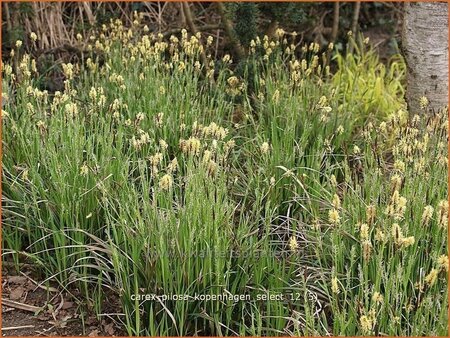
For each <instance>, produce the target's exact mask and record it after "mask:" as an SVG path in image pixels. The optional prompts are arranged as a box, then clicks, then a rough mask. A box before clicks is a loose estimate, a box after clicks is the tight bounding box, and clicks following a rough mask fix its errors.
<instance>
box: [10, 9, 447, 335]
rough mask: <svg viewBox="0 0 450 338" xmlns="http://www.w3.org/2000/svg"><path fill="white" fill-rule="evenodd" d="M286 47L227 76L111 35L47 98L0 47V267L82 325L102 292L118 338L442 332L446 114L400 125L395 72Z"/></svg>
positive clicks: (262, 42)
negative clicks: (62, 297)
mask: <svg viewBox="0 0 450 338" xmlns="http://www.w3.org/2000/svg"><path fill="white" fill-rule="evenodd" d="M78 40H79V41H80V43H81V41H82V40H83V39H82V38H80V39H78ZM295 42H296V41H295V34H292V35H291V36H289V37H288V36H287V35H286V34H285V32H284V31H282V30H279V31H277V34H276V36H275V38H274V39H273V40H271V39H270V38H269V37H260V38H256V39H255V40H254V41H251V42H250V48H249V57H248V60H246V62H245V63H243V64H242V65H241V66H242V67H241V69H233V68H232V61H231V57H230V56H224V57H223V58H222V59H221V60H219V61H216V60H213V59H212V58H211V56H210V53H209V48H211V46H212V43H213V42H212V39H211V37H208V38H205V37H203V36H202V35H201V34H196V35H194V36H192V35H190V34H188V32H187V31H186V30H183V31H182V32H181V33H180V34H179V35H177V36H171V37H169V38H168V39H166V38H164V36H163V35H162V34H152V33H149V31H148V27H147V28H146V27H145V26H142V25H141V23H140V17H139V15H136V17H135V23H133V25H132V27H125V26H124V25H123V24H122V23H121V22H120V20H111V22H110V23H109V24H107V25H104V26H103V27H101V28H100V29H99V30H98V32H97V33H95V34H93V35H92V37H90V38H89V39H88V42H87V44H86V45H85V46H83V47H84V48H85V49H86V50H87V51H88V52H89V53H90V54H89V56H88V57H87V58H86V59H84V60H83V61H82V62H80V63H74V64H71V63H67V64H64V65H61V71H62V72H63V74H64V76H65V81H64V86H63V88H61V90H60V91H56V92H52V93H50V92H48V91H45V90H42V89H40V88H39V82H38V80H37V79H38V76H39V74H38V72H37V68H36V64H35V61H33V59H32V58H31V57H30V56H29V55H26V54H23V51H22V50H21V46H20V43H18V44H17V47H16V48H15V49H14V53H13V56H12V58H13V62H11V63H10V64H9V63H5V64H4V65H3V67H2V69H3V76H4V83H5V85H4V86H3V88H5V89H4V91H5V93H4V94H3V97H4V98H5V97H7V100H5V105H4V106H3V112H2V116H3V121H2V122H3V130H4V133H3V141H4V152H3V154H4V156H3V163H2V165H3V177H2V188H3V196H2V198H3V200H2V201H3V215H2V217H3V228H2V230H3V232H2V238H3V247H4V252H3V253H4V257H5V258H6V257H8V256H9V255H10V256H11V257H12V258H13V259H14V261H15V262H16V263H19V262H20V261H21V260H22V259H23V258H24V257H26V258H28V259H31V260H32V261H33V262H35V263H36V264H39V266H41V267H42V269H41V271H42V278H43V279H53V280H56V281H58V282H59V283H60V284H61V285H62V286H63V287H67V286H69V287H70V285H71V284H76V285H77V286H78V287H79V288H80V290H82V291H83V292H82V296H80V299H79V301H80V302H81V303H82V304H83V305H87V306H91V307H93V309H94V310H95V311H96V312H97V313H99V314H100V313H102V299H103V295H104V288H106V287H107V288H109V289H110V290H112V291H113V292H115V293H116V294H117V296H118V297H119V299H120V303H121V308H120V309H118V311H117V312H120V313H121V314H122V316H120V320H121V323H122V325H123V327H124V329H125V330H126V331H127V333H128V334H130V335H154V336H164V335H168V336H169V335H171V336H173V335H199V334H200V335H329V334H333V335H372V334H373V335H382V334H383V335H424V334H427V335H431V334H436V335H445V334H446V333H447V328H446V325H445V323H446V321H447V307H448V304H447V280H446V274H447V272H448V255H447V245H448V244H447V241H446V234H447V227H448V202H447V184H446V180H445V178H446V177H447V176H446V173H447V169H448V168H447V167H448V161H447V137H448V136H447V134H448V127H447V125H448V120H447V111H446V110H445V109H443V110H440V111H430V110H429V108H428V104H426V101H425V99H422V103H423V104H422V107H423V113H424V115H423V116H422V115H421V116H408V114H407V111H406V110H405V106H404V102H403V99H402V98H401V97H402V94H403V87H402V85H401V83H402V77H403V70H404V64H403V63H402V61H401V59H399V60H396V61H393V62H392V64H391V66H390V68H388V69H387V70H386V68H385V67H384V66H382V65H381V64H380V63H379V61H378V59H377V57H376V55H375V54H374V51H372V50H370V49H367V48H368V47H367V46H365V44H364V43H356V42H354V41H352V40H351V41H350V42H349V44H350V45H352V48H351V49H352V50H353V51H352V52H350V49H349V51H348V53H347V54H346V55H341V54H338V53H336V54H334V57H333V53H335V52H334V49H333V46H329V47H328V48H327V49H326V50H325V51H321V49H320V46H319V45H318V44H315V43H312V44H307V45H303V46H300V47H299V48H297V47H296V45H295ZM334 62H336V64H335V63H334ZM335 66H336V72H334V73H333V72H332V69H334V68H335ZM425 114H426V115H425ZM424 178H425V179H424ZM93 290H94V291H93ZM147 297H149V298H147ZM240 297H243V298H240Z"/></svg>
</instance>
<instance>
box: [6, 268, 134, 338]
mask: <svg viewBox="0 0 450 338" xmlns="http://www.w3.org/2000/svg"><path fill="white" fill-rule="evenodd" d="M5 265H7V264H4V266H3V268H2V323H1V327H2V336H8V337H9V336H58V337H61V336H90V337H95V336H124V335H126V333H124V332H123V330H122V329H121V328H120V325H119V323H118V321H117V317H116V318H114V317H113V316H108V315H107V313H117V312H120V304H119V302H118V299H117V297H115V296H114V295H108V296H107V297H105V298H106V299H105V309H104V312H105V316H102V317H100V318H98V317H97V316H96V315H95V314H94V313H93V312H92V311H89V310H88V309H87V308H88V307H87V306H86V304H80V303H79V302H77V300H76V295H77V294H78V293H79V292H78V290H76V289H74V290H69V292H67V291H63V290H60V288H58V287H57V285H54V284H53V283H50V285H49V283H47V284H43V285H40V281H39V280H36V279H37V278H36V274H35V273H34V272H33V267H32V266H28V265H23V267H21V269H20V271H19V272H17V271H16V270H15V269H12V268H5ZM38 285H40V286H38ZM78 298H81V297H78Z"/></svg>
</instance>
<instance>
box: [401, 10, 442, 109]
mask: <svg viewBox="0 0 450 338" xmlns="http://www.w3.org/2000/svg"><path fill="white" fill-rule="evenodd" d="M404 14H405V15H404V20H403V32H402V35H403V37H402V40H403V41H402V45H403V51H404V54H405V58H406V64H407V69H408V75H407V88H406V100H407V103H408V107H409V110H410V112H412V113H418V112H419V111H420V103H419V101H420V98H421V97H423V96H425V97H426V98H427V99H428V101H429V107H430V108H434V109H439V108H442V107H444V106H446V105H448V6H447V3H439V2H417V3H411V2H407V3H405V12H404Z"/></svg>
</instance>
